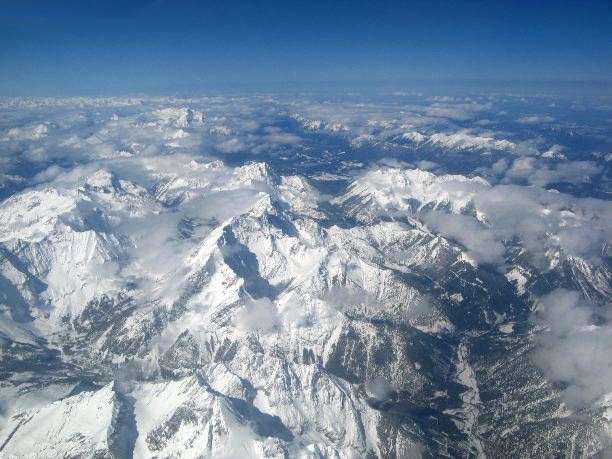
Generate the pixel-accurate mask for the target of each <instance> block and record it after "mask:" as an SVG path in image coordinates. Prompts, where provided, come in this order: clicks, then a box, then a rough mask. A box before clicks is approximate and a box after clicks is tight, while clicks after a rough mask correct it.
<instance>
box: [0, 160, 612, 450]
mask: <svg viewBox="0 0 612 459" xmlns="http://www.w3.org/2000/svg"><path fill="white" fill-rule="evenodd" d="M119 174H120V173H119V172H113V171H110V170H106V169H100V170H94V171H92V172H87V173H83V174H81V175H78V177H66V178H65V179H64V180H61V181H59V182H58V184H57V186H56V187H46V188H41V189H33V190H29V191H25V192H22V193H19V194H17V195H14V196H13V197H11V198H9V199H7V200H6V201H5V202H3V203H2V205H1V206H0V216H1V218H0V235H1V238H2V239H1V243H2V246H1V254H2V262H1V264H0V269H1V271H0V272H1V275H2V283H3V294H2V307H3V313H2V317H1V319H2V328H1V329H0V336H1V339H2V343H3V344H2V370H3V371H4V372H5V374H6V379H5V381H6V382H5V384H4V386H3V388H2V391H3V392H4V393H6V394H10V398H11V400H12V403H11V404H10V406H7V407H6V408H5V417H6V422H5V425H4V427H3V430H2V440H1V443H2V444H1V445H0V450H1V454H2V455H3V456H4V457H51V456H58V455H62V456H66V457H81V456H86V455H89V454H90V453H91V454H94V455H95V456H96V457H132V456H133V457H201V456H202V455H204V456H209V457H220V456H224V457H235V455H238V454H247V455H250V456H254V457H283V456H285V457H286V456H288V457H297V456H301V457H354V456H356V457H365V456H378V457H390V456H393V457H410V456H411V455H418V454H431V455H434V456H445V455H446V456H451V457H456V456H482V455H483V454H485V453H486V454H488V455H491V456H494V457H496V456H497V457H499V456H505V457H508V456H513V455H516V454H520V453H521V451H526V450H529V451H532V453H531V454H533V455H536V456H540V455H544V456H546V455H554V454H556V452H558V451H561V450H562V449H563V448H565V447H566V446H567V444H568V443H567V442H568V441H569V440H568V439H571V441H572V444H573V445H574V447H575V448H578V449H577V450H576V451H580V454H581V455H583V454H584V455H587V454H592V453H594V452H595V451H596V450H598V449H600V448H601V447H602V441H604V440H602V437H601V435H600V432H601V429H603V428H604V427H605V425H606V422H607V421H606V420H605V418H604V417H602V414H601V413H598V412H597V411H593V410H588V411H583V412H582V414H581V416H582V417H581V419H582V420H581V421H577V420H576V418H574V417H571V416H570V410H569V408H568V407H567V406H566V405H565V403H564V401H563V399H562V397H561V395H560V390H559V389H558V388H557V387H555V385H554V384H551V383H550V382H549V381H547V379H546V378H545V376H544V375H543V373H542V372H541V371H540V370H539V369H538V368H536V367H535V366H534V365H533V364H532V363H531V361H530V360H529V358H528V355H527V354H528V353H529V349H531V348H532V346H533V325H532V324H531V323H530V321H529V313H530V302H529V301H528V299H527V298H528V296H529V295H530V294H531V293H533V294H535V293H536V292H535V291H533V292H532V290H531V289H532V288H535V287H534V286H535V285H537V282H539V281H541V279H546V276H547V275H548V276H552V274H547V272H548V271H547V272H541V271H538V270H537V269H536V268H535V267H534V266H533V265H529V267H527V265H526V264H520V263H517V264H515V265H511V266H506V267H505V268H503V269H502V268H499V269H493V268H491V267H490V266H489V267H487V266H488V265H487V266H485V267H481V266H479V263H478V262H477V261H475V259H474V256H473V249H471V248H470V246H469V245H470V244H469V241H468V242H465V241H463V243H462V240H461V238H459V237H457V236H456V235H453V234H450V235H445V234H443V233H441V232H439V231H436V230H435V229H432V228H431V226H432V224H431V220H429V218H430V217H428V215H431V214H432V213H435V212H441V213H443V214H444V215H461V216H465V215H472V216H474V217H475V221H477V222H481V224H482V225H493V224H495V222H494V221H493V220H492V219H491V216H490V215H489V214H488V213H487V209H486V207H480V206H479V204H480V201H479V200H478V199H479V198H478V197H479V196H480V195H481V194H482V193H484V192H487V191H490V189H491V186H490V185H489V184H488V183H487V182H486V181H484V180H482V179H467V178H465V177H463V176H435V175H434V174H431V173H428V172H424V171H419V170H400V169H386V170H376V171H372V172H369V173H367V174H365V175H363V176H361V177H358V178H357V179H355V181H354V182H353V183H352V184H351V185H350V186H349V187H348V188H347V191H346V193H345V194H343V195H341V196H340V197H338V198H335V199H334V200H332V201H331V203H327V198H326V196H323V195H321V194H320V193H319V192H318V191H317V190H316V189H315V188H313V186H312V185H311V184H310V183H309V181H308V180H306V179H304V178H302V177H299V176H286V177H283V176H278V175H276V174H275V173H273V172H272V171H271V170H270V169H269V168H268V167H267V166H266V164H264V163H252V164H248V165H245V166H241V167H235V168H232V167H228V166H226V165H224V164H223V163H221V162H219V161H216V162H212V163H196V162H191V163H189V164H188V165H187V166H185V167H184V168H182V171H181V172H180V173H177V172H176V171H172V172H169V171H167V170H163V167H162V168H160V169H159V170H153V171H151V170H149V172H148V175H147V176H146V179H145V180H143V179H140V181H139V180H138V179H137V178H135V176H137V175H138V174H131V175H133V176H134V177H128V176H129V175H130V174H127V175H126V176H125V177H122V176H121V175H119ZM326 203H327V204H326ZM323 204H325V205H323ZM466 218H467V217H466ZM492 222H493V223H492ZM551 237H552V235H551ZM519 246H520V243H517V244H515V245H511V246H509V247H508V249H507V253H506V255H505V256H506V260H508V262H509V263H511V262H512V260H513V258H512V256H513V255H512V254H513V252H512V251H513V250H514V248H515V247H519ZM548 253H549V252H547V254H548ZM519 258H520V256H519V257H518V258H517V260H518V259H519ZM566 262H567V263H570V266H579V268H576V269H578V270H579V271H577V273H578V272H579V273H580V275H578V274H577V273H574V274H571V275H570V274H568V275H569V276H570V277H571V279H572V282H576V283H581V285H584V286H585V289H591V290H592V291H596V292H598V294H599V295H601V296H606V297H608V298H609V296H610V292H609V290H606V288H605V286H606V285H608V286H609V281H610V274H609V271H608V270H607V269H606V268H599V270H597V269H596V268H594V267H593V266H592V265H591V264H589V262H588V261H586V260H582V259H580V260H578V259H576V258H575V257H574V258H569V257H568V258H567V260H566ZM559 263H560V262H559ZM557 266H560V265H559V264H557ZM504 269H505V270H506V272H505V273H504ZM521 276H525V277H524V278H523V277H521ZM554 278H555V279H557V281H558V282H560V283H562V282H564V278H563V276H556V277H554ZM534 279H535V280H534ZM497 348H505V349H508V348H511V349H513V352H511V353H504V354H502V355H498V351H496V349H497ZM517 380H520V384H519V385H514V384H515V383H516V381H517ZM502 385H510V386H511V387H508V388H507V390H505V391H503V393H502V392H500V390H499V387H500V386H502ZM520 417H532V418H533V421H532V422H531V423H529V424H525V423H522V422H518V419H519V418H520ZM502 426H506V427H502ZM543 432H546V433H547V434H548V435H550V437H549V439H548V441H547V442H546V443H545V444H544V443H542V442H541V441H539V439H538V435H541V434H542V433H543ZM570 432H571V436H570V435H569V434H570Z"/></svg>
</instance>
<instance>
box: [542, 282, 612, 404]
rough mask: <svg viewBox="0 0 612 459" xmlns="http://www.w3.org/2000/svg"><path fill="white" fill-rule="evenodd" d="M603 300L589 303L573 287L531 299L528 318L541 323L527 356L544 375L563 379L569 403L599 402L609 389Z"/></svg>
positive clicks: (608, 332) (610, 340)
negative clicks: (599, 303)
mask: <svg viewBox="0 0 612 459" xmlns="http://www.w3.org/2000/svg"><path fill="white" fill-rule="evenodd" d="M609 306H610V305H608V306H607V307H605V308H602V309H594V308H593V306H590V305H588V304H587V303H586V302H585V301H584V300H583V299H582V297H581V295H580V294H579V293H578V292H575V291H570V290H564V289H557V290H554V291H553V292H551V293H550V294H548V295H546V296H544V297H542V298H540V300H539V301H538V303H537V309H536V311H535V313H534V315H533V318H532V320H533V322H534V323H536V324H538V325H540V326H541V327H543V328H542V330H541V332H540V333H539V334H538V336H537V337H536V341H535V343H536V348H535V351H534V352H533V355H532V359H533V362H534V363H535V364H536V365H537V366H539V367H540V368H541V369H542V370H543V371H544V373H545V375H546V377H547V378H548V379H550V380H551V381H553V382H556V383H560V384H563V386H564V389H563V397H564V399H565V401H566V403H567V404H568V406H569V407H570V408H572V409H580V408H584V407H587V406H590V405H592V404H595V403H597V402H601V400H602V398H603V397H604V396H605V395H606V394H609V393H612V363H611V362H610V349H612V327H611V326H610V320H611V319H612V316H611V315H610V313H609ZM602 314H603V316H602Z"/></svg>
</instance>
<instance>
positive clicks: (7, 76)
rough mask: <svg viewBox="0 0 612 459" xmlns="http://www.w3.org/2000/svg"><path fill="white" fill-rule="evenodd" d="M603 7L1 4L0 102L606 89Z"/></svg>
mask: <svg viewBox="0 0 612 459" xmlns="http://www.w3.org/2000/svg"><path fill="white" fill-rule="evenodd" d="M610 23H612V2H611V1H609V0H607V1H594V0H593V1H582V2H579V1H575V2H564V1H556V2H552V1H450V0H449V1H446V0H431V1H397V0H395V1H393V0H379V1H371V2H360V1H345V0H342V1H333V2H332V1H327V2H325V1H317V0H311V1H307V2H306V1H265V2H264V1H256V0H251V1H248V0H244V1H243V0H239V1H232V0H230V1H223V0H217V1H214V2H209V1H200V2H197V1H193V0H172V1H170V0H148V1H145V0H137V1H131V2H130V1H111V0H106V1H97V0H93V1H63V0H58V1H48V0H47V1H41V0H0V94H4V95H12V94H20V95H21V94H23V95H30V94H31V95H39V94H50V95H62V94H92V93H94V94H104V93H126V92H155V91H161V92H168V91H186V90H206V89H208V88H214V87H222V86H232V85H236V86H240V85H250V84H255V83H262V84H268V85H271V86H274V85H275V84H277V83H282V84H289V83H292V82H305V81H314V82H334V81H352V82H361V81H413V80H419V81H427V80H481V79H482V80H608V81H609V80H612V27H610Z"/></svg>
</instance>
